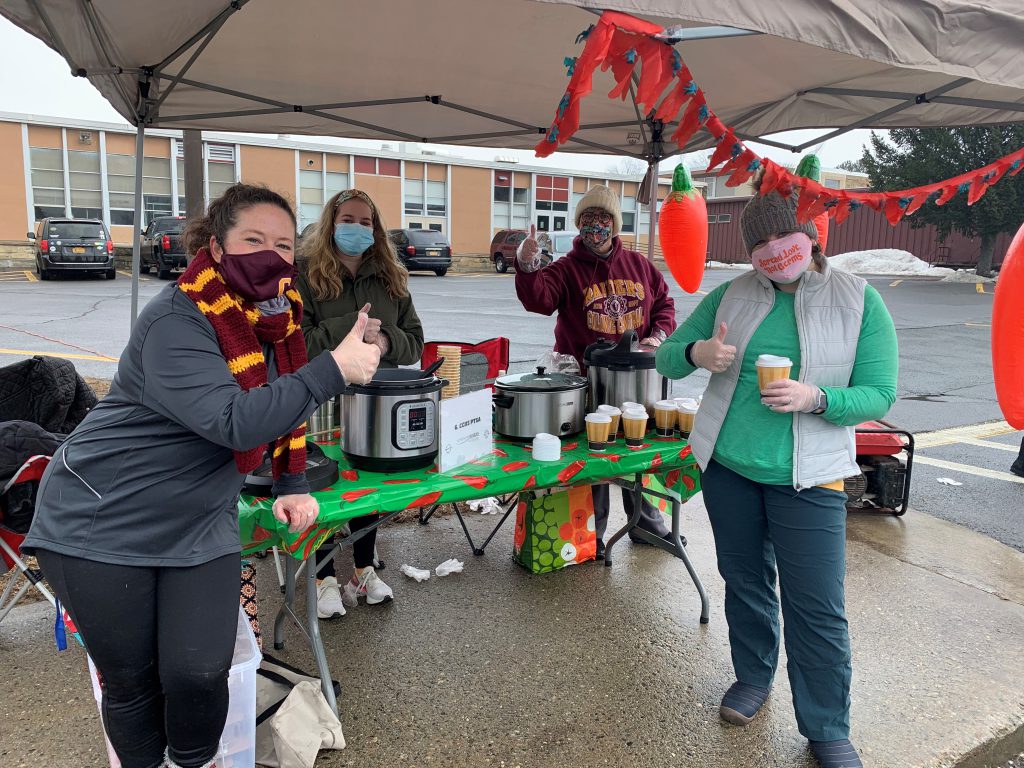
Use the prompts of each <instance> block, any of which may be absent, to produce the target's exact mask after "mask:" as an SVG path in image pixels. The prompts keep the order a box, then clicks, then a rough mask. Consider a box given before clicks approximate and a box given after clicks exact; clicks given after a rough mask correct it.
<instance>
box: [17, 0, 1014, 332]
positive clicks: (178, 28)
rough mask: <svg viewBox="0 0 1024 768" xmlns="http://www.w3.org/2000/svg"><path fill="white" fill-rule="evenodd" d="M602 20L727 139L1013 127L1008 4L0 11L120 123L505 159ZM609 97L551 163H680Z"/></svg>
mask: <svg viewBox="0 0 1024 768" xmlns="http://www.w3.org/2000/svg"><path fill="white" fill-rule="evenodd" d="M603 9H611V10H619V11H624V12H627V13H632V14H634V15H638V16H641V17H643V18H646V19H649V20H651V21H654V22H656V23H658V24H661V25H662V26H666V27H671V26H676V25H680V26H682V27H685V28H686V29H684V30H682V31H681V32H680V33H679V34H677V35H676V37H677V38H678V39H679V42H678V43H677V44H676V45H677V49H678V50H679V52H680V53H681V55H682V57H683V59H684V61H685V62H686V64H687V65H688V66H689V68H690V70H691V72H692V73H693V76H694V78H695V79H696V81H697V82H698V83H699V84H700V86H701V87H702V88H703V90H704V92H705V94H706V95H707V99H708V102H709V105H710V106H711V107H712V109H713V110H714V111H715V112H716V114H717V115H718V116H719V117H720V118H721V119H722V120H723V121H724V122H725V123H726V124H728V125H730V126H732V127H734V128H735V129H736V133H737V135H738V136H739V137H740V138H747V139H749V138H756V137H763V136H764V135H766V134H772V133H776V132H779V131H784V130H788V129H795V128H834V129H836V132H842V131H845V130H851V129H853V128H860V127H879V128H888V127H899V126H918V127H920V126H940V125H978V124H993V123H1005V122H1014V121H1018V120H1022V119H1024V66H1022V65H1021V62H1022V61H1024V55H1022V53H1024V50H1022V49H1024V5H1022V4H1021V2H1020V0H987V1H986V2H985V3H984V4H978V3H976V2H971V1H970V0H897V1H894V2H888V3H881V2H878V0H605V1H604V2H600V3H596V2H590V1H589V0H435V1H434V2H423V1H422V0H288V1H287V2H283V1H279V2H274V1H273V0H235V1H234V2H231V3H228V2H225V0H176V2H173V3H168V2H153V1H150V2H140V1H139V0H0V13H2V14H3V15H4V16H6V17H7V18H8V19H10V20H11V21H13V22H14V23H15V24H17V25H18V26H20V27H21V28H23V29H25V30H27V31H28V32H29V33H31V34H33V35H35V36H36V37H38V38H40V39H41V40H43V41H44V42H45V43H47V44H48V45H50V46H51V47H52V48H54V49H55V50H57V51H58V52H60V53H61V54H62V55H63V56H64V58H65V59H66V60H67V61H68V63H69V65H70V66H71V69H72V71H73V72H74V73H76V74H78V75H79V76H84V77H87V78H88V79H89V80H90V81H91V82H92V83H93V84H94V85H95V86H96V87H97V88H98V89H99V90H100V92H101V93H102V94H103V95H104V96H105V97H106V98H107V99H108V100H109V101H110V103H111V104H113V105H114V107H115V108H116V109H117V110H118V111H119V112H120V113H121V114H122V115H123V116H124V117H125V118H126V119H128V120H129V121H131V122H132V123H133V124H135V125H140V126H146V127H150V126H159V127H167V128H197V129H206V130H218V131H248V132H266V133H287V134H312V135H330V136H343V137H347V138H356V139H376V140H394V139H402V140H408V141H416V142H432V143H448V144H463V145H471V146H486V147H502V148H513V149H515V148H519V149H523V148H532V147H533V146H534V145H535V144H536V143H537V142H538V141H539V140H540V138H541V137H542V135H543V134H544V132H545V131H546V129H547V127H548V126H549V125H550V123H551V120H552V117H553V115H554V111H555V108H556V106H557V104H558V101H559V99H560V98H561V97H562V94H563V93H564V91H565V87H566V84H567V82H568V81H567V78H566V75H565V67H564V65H563V58H565V57H572V56H576V55H578V54H579V52H580V51H581V50H582V45H581V44H577V43H575V42H574V40H575V38H576V36H577V35H578V34H579V33H580V32H581V31H583V30H584V29H586V28H587V27H588V26H589V25H590V24H592V23H594V22H595V21H596V20H597V15H596V14H598V13H600V11H601V10H603ZM612 84H613V83H612V79H611V76H610V75H607V74H606V75H601V74H598V75H597V76H596V77H595V93H594V95H592V96H591V97H590V98H588V99H586V100H585V101H584V102H583V104H582V113H581V128H580V130H579V131H578V132H577V133H576V135H575V136H574V137H573V138H572V139H570V141H569V142H568V143H566V144H565V145H564V146H562V147H561V148H560V150H561V151H570V152H572V151H575V152H598V153H608V154H622V155H632V156H635V157H639V158H643V159H645V160H647V161H648V162H649V163H651V164H653V163H656V162H657V160H660V159H661V158H663V157H666V156H670V155H672V154H675V153H677V152H680V151H682V149H684V148H681V147H677V146H674V145H671V144H668V143H662V142H661V141H659V139H660V133H661V128H664V132H665V135H666V136H667V135H669V134H670V133H671V126H658V125H655V124H653V123H652V122H651V121H649V120H646V119H645V116H644V115H640V114H639V113H638V111H637V109H636V107H635V105H634V104H633V103H632V101H630V100H627V101H625V102H622V101H612V100H610V99H607V98H605V97H604V94H605V93H606V92H607V91H608V90H610V89H611V87H612ZM761 140H762V141H763V140H764V139H761ZM140 141H141V138H140ZM820 141H821V138H818V139H815V140H814V141H813V142H810V143H808V144H807V145H803V146H797V147H789V146H788V145H784V144H781V143H779V142H772V141H771V140H768V141H767V143H771V144H775V145H778V146H785V147H787V148H791V149H793V150H794V151H802V150H803V149H805V148H806V147H807V146H811V145H813V144H817V143H819V142H820ZM710 143H711V142H710V139H709V137H708V136H707V134H702V133H699V134H698V135H697V136H696V137H695V138H694V140H693V142H692V143H691V145H690V146H688V147H686V148H685V149H693V148H699V147H702V146H708V145H709V144H710ZM137 167H141V164H138V166H137ZM137 182H141V176H139V177H138V178H137ZM140 202H141V195H138V194H137V195H136V206H137V207H138V206H139V205H140ZM136 222H137V224H138V223H139V215H138V214H137V215H136ZM135 269H136V270H137V269H138V255H137V254H136V263H135ZM133 317H134V312H133Z"/></svg>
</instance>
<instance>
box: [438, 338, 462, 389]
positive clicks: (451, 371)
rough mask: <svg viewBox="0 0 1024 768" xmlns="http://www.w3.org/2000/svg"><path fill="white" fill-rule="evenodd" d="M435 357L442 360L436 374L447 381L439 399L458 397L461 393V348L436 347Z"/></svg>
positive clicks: (450, 346) (446, 345)
mask: <svg viewBox="0 0 1024 768" xmlns="http://www.w3.org/2000/svg"><path fill="white" fill-rule="evenodd" d="M437 356H438V357H443V358H444V362H443V363H441V367H440V368H439V369H438V371H437V374H438V376H440V377H441V378H442V379H446V380H447V381H448V386H446V387H445V388H444V389H442V390H441V399H442V400H447V399H448V398H451V397H458V396H459V394H460V393H461V392H462V347H456V346H454V345H448V344H441V345H438V347H437Z"/></svg>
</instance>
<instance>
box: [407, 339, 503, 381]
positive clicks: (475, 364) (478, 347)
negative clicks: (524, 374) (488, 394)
mask: <svg viewBox="0 0 1024 768" xmlns="http://www.w3.org/2000/svg"><path fill="white" fill-rule="evenodd" d="M442 345H443V346H446V347H459V349H461V350H462V364H461V366H460V369H459V373H460V376H461V387H460V392H459V394H465V393H467V392H474V391H476V390H478V389H483V388H484V387H487V388H489V389H494V380H495V379H496V378H497V377H498V374H499V373H500V372H501V371H507V370H508V357H509V341H508V339H506V338H505V337H504V336H498V337H497V338H495V339H488V340H487V341H480V342H477V343H476V344H470V343H468V342H463V341H428V342H427V343H426V344H424V345H423V356H422V358H421V360H420V365H422V366H423V367H424V368H426V367H427V366H429V365H432V364H433V363H434V362H436V361H437V357H438V354H437V348H438V347H439V346H442Z"/></svg>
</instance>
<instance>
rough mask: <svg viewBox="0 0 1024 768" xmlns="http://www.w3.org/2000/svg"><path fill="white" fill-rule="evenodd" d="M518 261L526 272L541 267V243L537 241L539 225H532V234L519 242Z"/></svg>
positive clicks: (520, 267) (519, 265)
mask: <svg viewBox="0 0 1024 768" xmlns="http://www.w3.org/2000/svg"><path fill="white" fill-rule="evenodd" d="M516 261H517V262H518V267H519V269H521V270H523V271H524V272H535V271H536V270H538V269H539V268H540V243H538V242H537V225H536V224H531V225H530V234H529V236H528V237H527V238H526V239H525V240H523V242H521V243H520V244H519V248H518V249H517V250H516Z"/></svg>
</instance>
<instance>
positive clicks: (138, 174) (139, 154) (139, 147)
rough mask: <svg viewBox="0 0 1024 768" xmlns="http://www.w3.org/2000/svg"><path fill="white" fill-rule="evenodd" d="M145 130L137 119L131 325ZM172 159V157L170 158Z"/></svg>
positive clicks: (135, 311)
mask: <svg viewBox="0 0 1024 768" xmlns="http://www.w3.org/2000/svg"><path fill="white" fill-rule="evenodd" d="M145 135H146V130H145V127H144V123H143V121H142V120H141V119H140V120H139V125H138V130H137V131H136V133H135V222H134V224H133V225H132V326H133V327H134V325H135V320H136V319H137V318H138V316H139V263H140V260H141V256H142V248H141V245H142V244H141V240H142V163H143V158H144V155H145V143H144V138H145ZM172 160H173V159H172Z"/></svg>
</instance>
